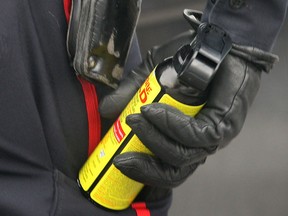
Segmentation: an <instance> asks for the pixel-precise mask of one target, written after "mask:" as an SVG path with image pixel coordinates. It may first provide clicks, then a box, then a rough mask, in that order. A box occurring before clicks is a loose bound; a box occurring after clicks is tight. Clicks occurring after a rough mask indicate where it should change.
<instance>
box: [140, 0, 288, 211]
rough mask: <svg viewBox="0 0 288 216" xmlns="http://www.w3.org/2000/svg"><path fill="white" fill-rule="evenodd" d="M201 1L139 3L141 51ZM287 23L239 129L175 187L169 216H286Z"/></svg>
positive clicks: (182, 25) (173, 30)
mask: <svg viewBox="0 0 288 216" xmlns="http://www.w3.org/2000/svg"><path fill="white" fill-rule="evenodd" d="M205 2H206V1H199V0H197V1H195V0H194V1H193V0H143V5H142V13H141V17H140V19H139V26H138V29H137V33H138V38H139V42H140V46H141V50H142V54H144V55H145V52H146V50H147V49H149V48H150V47H152V46H153V45H156V44H158V43H161V42H163V41H165V40H168V39H169V38H170V37H172V36H173V35H176V34H177V33H180V32H182V31H185V30H187V29H188V28H189V25H188V24H187V23H186V21H185V20H184V19H183V18H182V11H183V9H184V8H193V9H198V10H202V9H203V8H204V3H205ZM287 37H288V21H287V22H286V23H285V24H284V26H283V29H282V31H281V34H280V35H279V39H278V41H277V44H276V45H275V48H274V50H273V52H274V53H275V54H277V55H279V57H280V62H279V63H277V64H276V65H275V67H274V69H273V70H272V71H271V73H270V74H263V76H262V85H261V88H260V91H259V93H258V95H257V97H256V100H255V102H254V104H253V106H252V107H251V109H250V112H249V114H248V117H247V120H246V122H245V125H244V128H243V129H242V131H241V133H240V135H239V136H238V137H237V138H236V139H235V140H233V141H232V143H231V144H230V145H229V146H228V147H226V148H224V149H222V150H221V151H218V152H217V153H216V154H215V155H213V156H210V158H208V160H207V161H206V163H205V164H204V165H202V166H201V167H200V168H199V169H198V170H197V171H196V172H195V174H194V175H193V176H191V177H190V178H189V179H188V180H187V181H186V182H185V183H184V184H183V185H181V186H180V187H178V188H176V189H175V192H174V201H173V205H172V208H171V210H170V214H169V215H170V216H179V215H181V216H226V215H227V216H228V215H229V216H230V215H233V216H271V215H273V216H287V215H288V100H287V98H288V97H287V95H288V85H287V83H288V69H287V68H288V43H287Z"/></svg>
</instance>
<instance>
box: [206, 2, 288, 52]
mask: <svg viewBox="0 0 288 216" xmlns="http://www.w3.org/2000/svg"><path fill="white" fill-rule="evenodd" d="M287 4H288V1H287V0H273V1H272V0H269V1H263V0H208V1H207V5H206V8H205V10H204V14H203V18H202V21H203V22H209V23H213V24H216V25H218V26H220V27H222V28H223V29H224V30H226V32H228V33H229V35H230V37H231V38H232V40H233V42H235V43H237V44H239V45H245V46H253V47H257V48H259V49H262V50H264V51H270V50H271V49H272V48H273V44H274V42H275V40H276V39H277V36H278V34H279V31H280V29H281V26H282V23H283V22H284V20H285V16H286V11H287Z"/></svg>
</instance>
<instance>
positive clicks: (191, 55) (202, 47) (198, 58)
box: [173, 11, 232, 91]
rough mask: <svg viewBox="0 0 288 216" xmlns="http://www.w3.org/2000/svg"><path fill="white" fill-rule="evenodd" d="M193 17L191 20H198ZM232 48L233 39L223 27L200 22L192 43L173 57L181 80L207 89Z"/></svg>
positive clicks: (201, 88)
mask: <svg viewBox="0 0 288 216" xmlns="http://www.w3.org/2000/svg"><path fill="white" fill-rule="evenodd" d="M190 15H191V11H190ZM193 18H194V20H191V22H194V21H195V20H196V19H195V17H194V16H193ZM197 22H198V21H197ZM198 24H199V23H197V25H198ZM194 27H195V26H194ZM231 48H232V41H231V39H230V37H229V35H228V34H226V32H225V31H224V30H223V29H221V28H220V27H218V26H216V25H213V24H208V23H200V24H199V26H198V29H197V36H196V37H195V39H194V40H193V41H192V43H191V44H187V45H184V46H182V47H181V48H180V49H179V50H178V52H177V53H176V54H175V55H174V57H173V64H174V67H175V70H176V71H177V73H178V79H179V81H180V82H182V83H183V84H185V85H188V86H191V87H194V88H197V89H199V90H202V91H203V90H205V89H206V88H207V86H208V85H209V83H210V82H211V80H212V79H213V77H214V75H215V74H216V71H217V69H218V68H219V65H220V64H221V62H222V61H223V59H224V58H225V56H226V55H227V54H228V52H229V51H230V49H231Z"/></svg>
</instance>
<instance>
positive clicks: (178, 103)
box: [78, 27, 228, 210]
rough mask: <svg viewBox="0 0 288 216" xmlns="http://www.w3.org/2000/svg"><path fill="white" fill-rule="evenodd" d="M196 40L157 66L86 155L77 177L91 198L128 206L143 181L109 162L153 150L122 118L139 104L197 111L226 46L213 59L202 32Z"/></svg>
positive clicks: (111, 206) (137, 109) (117, 207)
mask: <svg viewBox="0 0 288 216" xmlns="http://www.w3.org/2000/svg"><path fill="white" fill-rule="evenodd" d="M205 28H208V27H205ZM205 28H204V27H203V29H205ZM203 31H204V30H203ZM198 35H199V33H198ZM200 41H201V44H200V45H201V46H199V44H197V43H191V45H190V44H189V45H185V46H183V47H182V48H180V49H179V50H178V52H177V53H176V54H175V55H174V57H171V58H168V59H166V60H164V61H163V62H162V63H160V64H159V65H158V66H156V68H155V69H154V70H153V71H152V72H151V74H150V76H149V77H148V78H147V80H146V81H145V82H144V83H143V85H142V87H141V88H140V89H139V90H138V92H137V93H136V94H135V96H134V97H133V98H132V100H131V101H130V102H129V104H128V105H127V107H126V108H125V109H124V111H123V112H122V113H121V114H120V116H119V118H118V119H117V120H116V122H115V123H114V124H113V126H112V127H111V128H110V130H109V131H108V132H107V134H106V135H105V136H104V138H103V139H102V141H101V142H100V143H99V145H98V146H97V148H96V149H95V150H94V152H93V153H92V154H91V155H90V157H89V158H88V160H87V162H86V163H85V164H84V166H83V167H82V169H81V170H80V173H79V178H78V183H79V185H80V187H81V189H82V191H83V192H84V194H85V195H87V196H88V198H89V199H90V200H91V201H93V202H94V203H97V204H100V205H101V206H104V207H106V208H109V209H113V210H122V209H125V208H127V207H129V205H130V204H131V203H132V202H133V200H134V199H135V197H136V196H137V195H138V193H139V192H140V191H141V189H142V188H143V186H144V185H143V184H142V183H140V182H137V181H134V180H132V179H130V178H128V177H127V176H125V175H123V174H122V173H121V172H120V171H119V170H118V169H117V168H116V167H115V166H114V165H113V158H114V157H115V156H116V155H118V154H121V153H124V152H129V151H138V152H144V153H147V154H152V153H151V152H150V151H149V150H148V149H147V148H146V147H145V146H144V145H143V144H142V143H141V141H140V140H139V139H138V137H137V136H136V135H135V134H134V133H133V131H132V130H131V128H130V127H129V126H128V125H127V124H126V123H125V119H126V117H127V116H128V115H130V114H132V113H140V107H141V106H143V105H146V104H149V103H153V102H159V103H166V104H169V105H171V106H174V107H176V108H178V109H179V110H181V111H182V112H183V113H185V114H186V115H190V116H195V115H196V114H197V113H198V112H199V110H200V109H201V108H202V107H203V105H204V103H205V101H206V99H207V86H208V84H209V83H210V81H211V79H212V78H213V76H214V74H215V72H216V69H217V68H218V66H219V64H220V62H221V61H222V59H223V58H224V56H225V55H226V54H227V52H228V50H227V48H225V52H224V54H225V55H224V54H223V53H222V51H221V53H220V54H221V58H218V59H216V61H215V58H211V56H209V55H205V52H202V51H206V48H207V47H206V46H205V37H204V39H203V40H200ZM203 53H204V54H203ZM213 56H214V57H215V55H213V53H212V57H213ZM216 57H217V56H216ZM147 136H149V134H147Z"/></svg>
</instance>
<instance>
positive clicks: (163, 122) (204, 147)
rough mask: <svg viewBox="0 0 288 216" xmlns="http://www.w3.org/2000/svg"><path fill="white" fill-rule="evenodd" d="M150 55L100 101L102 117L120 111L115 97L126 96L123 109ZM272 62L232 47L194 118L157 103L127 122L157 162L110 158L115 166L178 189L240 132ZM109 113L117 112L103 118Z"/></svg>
mask: <svg viewBox="0 0 288 216" xmlns="http://www.w3.org/2000/svg"><path fill="white" fill-rule="evenodd" d="M160 50H161V49H160ZM164 50H165V48H164ZM153 51H154V50H152V52H150V54H149V55H148V59H146V60H145V62H144V65H145V66H143V65H142V66H141V68H144V70H143V69H138V70H135V71H134V72H133V73H131V76H132V79H131V77H127V79H126V80H125V81H123V86H122V84H121V85H120V87H119V88H118V89H117V90H116V91H115V92H114V93H112V94H111V95H109V96H108V97H106V98H105V99H104V100H103V101H102V103H101V105H100V107H101V110H100V111H101V113H102V114H103V115H105V116H109V115H110V114H118V112H119V110H121V109H122V108H123V107H124V106H122V105H123V104H122V103H121V104H119V105H118V106H116V101H117V102H118V101H119V95H125V96H122V97H123V100H122V102H123V101H124V103H125V104H126V102H127V101H128V100H129V98H131V96H132V95H133V94H134V93H135V90H136V89H137V88H138V86H139V84H140V83H142V82H143V81H144V79H145V78H146V77H147V75H148V74H147V70H145V69H147V68H149V69H151V66H152V65H151V62H152V63H153V62H154V59H153V57H154V55H152V54H151V53H153ZM276 60H277V57H276V56H274V55H272V54H270V53H266V52H263V51H261V50H259V49H257V48H253V47H244V46H239V45H236V44H234V45H233V48H232V50H231V51H230V53H229V54H228V55H227V56H226V58H225V59H224V61H223V62H222V64H221V66H220V68H219V69H218V71H217V73H216V76H215V77H214V80H213V82H212V83H211V86H210V87H211V89H210V94H209V98H208V100H207V103H206V105H205V106H204V108H203V109H202V110H201V111H200V113H199V114H198V115H197V116H196V117H195V118H193V117H190V116H186V115H184V114H183V113H181V112H180V111H178V110H177V109H176V108H173V107H171V106H169V105H165V104H160V103H154V104H150V105H146V106H144V107H142V109H141V113H140V114H133V115H130V116H128V117H127V123H128V125H129V126H130V127H131V128H132V130H133V132H134V133H135V134H136V135H137V136H138V137H139V138H140V140H141V141H142V142H143V143H144V144H145V145H146V146H147V147H148V148H149V149H150V150H151V151H152V152H153V153H154V154H155V156H156V157H155V156H150V155H146V154H143V153H136V152H129V153H125V154H121V155H118V156H117V157H115V159H114V164H115V166H116V167H117V168H118V169H120V170H121V172H123V173H124V174H125V175H127V176H128V177H130V178H132V179H135V180H137V181H140V182H143V183H144V184H146V185H150V186H154V187H157V188H172V187H175V186H177V185H179V184H181V183H182V182H183V181H185V179H187V177H188V176H189V175H191V174H192V173H193V172H194V171H195V169H196V167H197V166H198V165H199V164H201V163H202V162H203V161H204V160H205V158H206V157H207V156H208V155H209V154H211V153H214V152H215V150H216V149H217V148H221V147H224V146H225V145H227V144H228V143H229V142H230V141H231V140H232V139H233V138H234V137H235V136H236V135H237V134H238V133H239V132H240V130H241V128H242V126H243V124H244V121H245V118H246V115H247V112H248V109H249V107H250V106H251V104H252V102H253V100H254V98H255V96H256V94H257V91H258V89H259V86H260V78H261V73H262V72H263V71H265V72H268V71H269V70H270V69H271V67H272V65H273V63H274V62H275V61H276ZM136 71H137V74H135V73H136ZM135 77H136V78H135ZM135 79H136V80H137V82H134V80H135ZM126 97H127V98H126ZM124 98H125V99H124ZM121 99H122V98H121ZM112 107H113V108H115V110H116V111H115V110H113V111H112V113H108V112H109V109H111V108H112Z"/></svg>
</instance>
